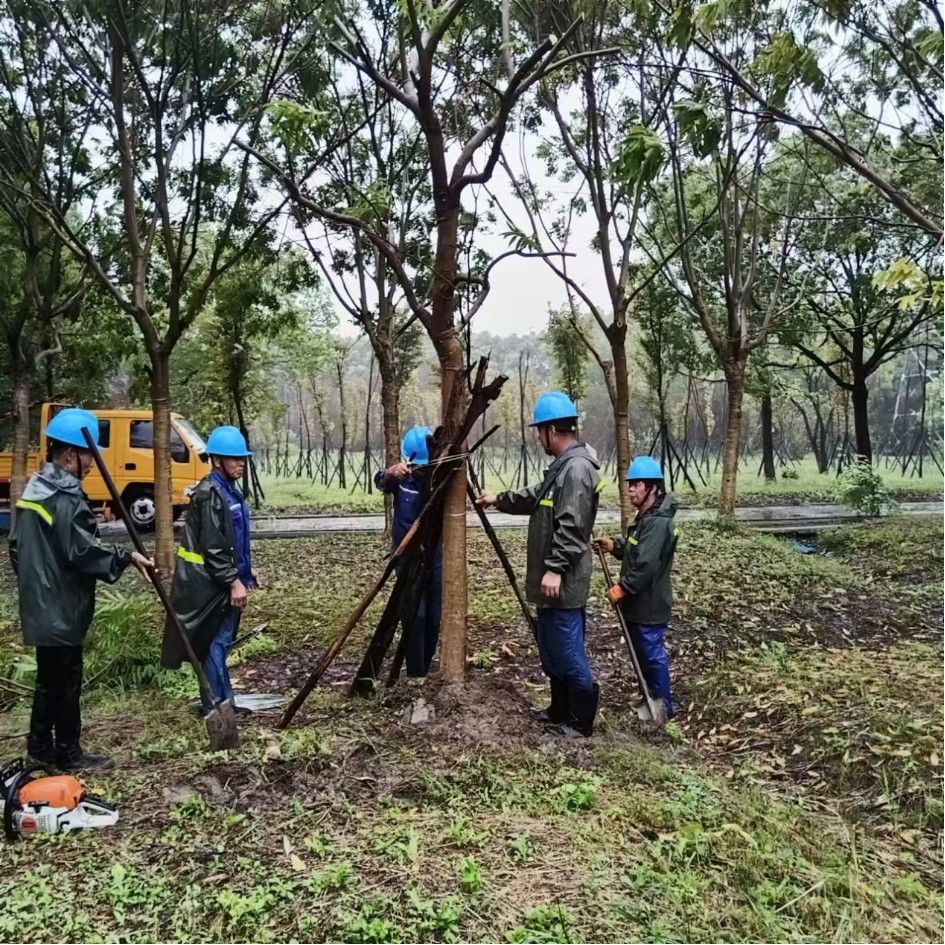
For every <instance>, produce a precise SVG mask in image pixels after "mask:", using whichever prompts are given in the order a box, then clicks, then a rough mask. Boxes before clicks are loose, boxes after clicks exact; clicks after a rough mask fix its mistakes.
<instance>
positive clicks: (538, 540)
mask: <svg viewBox="0 0 945 945" xmlns="http://www.w3.org/2000/svg"><path fill="white" fill-rule="evenodd" d="M599 468H600V466H599V464H598V462H597V461H596V459H595V458H594V457H593V456H592V455H591V453H590V452H589V451H588V449H587V447H586V446H585V445H584V444H583V443H575V444H574V445H573V446H571V447H569V448H568V449H567V450H565V451H564V452H563V453H562V454H561V455H560V456H558V457H557V458H556V459H555V461H554V462H553V463H552V464H551V465H550V466H549V467H548V469H547V470H545V476H544V479H542V481H541V482H540V483H538V484H537V485H534V486H529V488H527V489H523V490H521V491H520V492H503V493H501V494H500V495H499V497H498V501H497V502H496V508H497V509H498V510H499V511H500V512H507V513H510V514H512V515H528V516H529V521H528V561H527V564H526V568H525V596H526V597H527V598H528V600H529V601H531V602H532V603H533V604H536V605H537V606H539V607H550V608H554V609H558V610H571V609H574V608H577V607H584V606H585V604H587V598H588V595H589V594H590V589H591V568H592V561H591V549H590V538H591V531H592V530H593V528H594V519H595V518H596V517H597V505H598V500H599V497H600V490H601V488H602V486H603V483H602V481H601V478H600V476H599V474H598V469H599ZM546 571H554V572H555V573H556V574H560V575H561V590H560V593H559V596H558V597H557V598H551V597H545V596H544V595H543V594H542V593H541V579H542V577H544V575H545V572H546Z"/></svg>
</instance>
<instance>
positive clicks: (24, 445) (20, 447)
mask: <svg viewBox="0 0 945 945" xmlns="http://www.w3.org/2000/svg"><path fill="white" fill-rule="evenodd" d="M12 348H13V346H12V345H11V351H10V357H11V361H12V362H13V364H12V367H13V469H12V471H11V473H10V521H11V523H12V522H15V521H16V503H17V502H18V501H19V499H20V496H21V495H23V490H24V489H25V488H26V478H27V476H26V469H27V461H28V459H29V452H30V367H29V363H28V361H27V359H26V356H25V355H24V354H23V351H22V349H21V348H20V345H19V344H17V345H16V346H15V350H12Z"/></svg>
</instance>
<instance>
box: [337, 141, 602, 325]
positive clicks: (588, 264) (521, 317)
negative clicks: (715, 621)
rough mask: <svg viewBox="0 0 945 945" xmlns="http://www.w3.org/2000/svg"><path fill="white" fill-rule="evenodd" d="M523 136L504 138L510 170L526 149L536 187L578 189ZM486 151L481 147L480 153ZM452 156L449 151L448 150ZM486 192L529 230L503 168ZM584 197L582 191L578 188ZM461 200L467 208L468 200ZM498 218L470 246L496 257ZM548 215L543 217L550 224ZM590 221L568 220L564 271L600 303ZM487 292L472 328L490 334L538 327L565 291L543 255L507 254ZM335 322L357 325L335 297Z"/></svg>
mask: <svg viewBox="0 0 945 945" xmlns="http://www.w3.org/2000/svg"><path fill="white" fill-rule="evenodd" d="M529 139H530V140H529V141H527V142H524V145H525V147H524V148H522V147H521V146H522V144H523V142H521V141H516V140H515V137H514V135H513V136H510V138H509V139H507V142H508V145H509V146H508V147H507V148H506V154H507V155H508V158H509V162H510V164H511V166H512V169H513V171H514V172H515V173H518V172H519V164H518V157H517V155H518V154H520V153H522V152H523V151H524V152H525V153H528V154H529V155H530V157H529V172H530V174H531V176H532V179H533V180H534V182H535V186H536V188H538V190H539V191H540V192H544V191H549V190H550V191H551V192H552V193H553V194H554V195H555V196H556V197H558V198H560V200H561V202H562V203H563V204H564V203H566V202H567V201H568V200H569V199H570V197H571V195H573V194H574V193H576V192H577V190H578V188H579V186H580V185H579V181H578V179H577V178H576V179H574V180H573V181H570V182H568V183H567V184H565V183H562V182H561V181H558V180H555V179H553V178H548V177H546V176H545V175H544V173H543V170H544V169H543V165H542V162H541V161H540V160H539V159H537V158H535V157H534V151H533V149H534V147H535V146H536V145H537V144H538V138H537V137H536V136H534V135H529ZM483 153H484V154H485V153H486V152H485V151H484V152H483ZM450 157H455V155H450ZM488 188H489V192H490V193H492V194H493V195H494V196H495V197H496V198H497V200H499V201H500V202H501V204H502V205H503V207H504V208H505V210H506V212H507V213H508V214H509V216H511V217H512V218H513V219H515V220H516V222H517V224H518V226H519V228H520V229H522V230H523V231H524V232H526V233H529V232H530V225H529V222H528V218H527V216H526V215H525V213H524V212H523V211H522V210H521V209H520V203H519V200H518V197H517V196H516V194H515V191H514V189H513V187H512V184H511V183H510V181H509V179H508V176H507V174H506V173H505V171H504V170H502V169H501V168H499V167H497V168H496V172H495V174H494V176H493V179H492V181H490V183H489V185H488ZM584 195H585V197H586V191H585V193H584ZM464 203H465V204H466V205H467V206H468V207H470V208H471V206H472V200H471V199H470V200H465V201H464ZM485 204H486V195H485V194H482V195H481V196H480V203H479V207H480V210H481V211H482V210H484V208H485ZM498 218H499V219H498V222H497V223H496V224H495V225H494V226H492V228H491V229H492V230H493V231H494V232H491V233H484V234H479V235H477V237H476V246H477V247H481V248H482V249H484V250H485V251H486V252H488V253H489V254H490V255H492V256H493V257H494V256H498V255H500V254H501V253H503V252H506V251H507V250H508V249H510V248H511V247H510V244H509V243H508V241H507V240H505V239H504V238H503V237H502V236H501V234H502V233H503V232H505V231H507V230H508V229H509V226H508V223H507V222H506V221H505V220H504V219H503V217H502V216H501V214H498ZM550 221H551V216H547V217H546V222H549V223H550ZM595 229H596V225H595V222H594V218H593V214H592V213H590V212H589V213H588V214H587V215H585V216H584V217H583V218H579V217H575V218H574V219H573V220H572V225H571V230H572V235H571V242H570V243H569V246H568V251H569V252H571V253H573V254H574V256H573V257H572V258H569V259H568V275H569V276H571V278H572V279H574V280H575V281H576V282H578V283H579V284H580V285H581V286H582V288H583V289H584V290H585V291H586V292H587V294H588V295H589V296H590V297H591V298H592V299H593V300H594V301H595V302H597V303H605V302H606V298H607V288H606V285H605V283H604V276H603V270H602V268H601V260H600V256H599V255H598V254H597V253H595V252H594V251H593V250H592V249H591V240H592V238H593V236H594V231H595ZM489 281H490V283H491V286H492V288H491V291H490V293H489V295H488V296H487V298H486V301H485V302H484V303H483V306H482V308H480V310H479V312H478V313H477V314H476V317H475V321H474V323H473V327H474V328H475V329H477V330H479V331H487V332H490V333H492V334H496V335H516V334H528V333H529V332H533V331H542V330H543V329H544V328H545V326H546V325H547V324H548V311H549V309H561V308H565V307H566V306H567V294H566V292H565V287H564V283H563V282H562V281H561V280H560V279H559V278H558V276H557V275H555V273H554V272H553V271H552V270H551V269H550V268H549V267H548V265H547V264H546V263H545V262H544V260H542V259H539V258H524V257H521V256H510V257H508V258H507V259H504V260H502V261H501V262H499V263H498V264H497V265H496V267H495V268H494V269H493V270H492V274H491V276H490V280H489ZM336 308H337V310H338V315H339V320H340V323H341V324H340V326H339V327H341V329H342V331H344V333H345V334H352V335H354V334H357V333H358V328H357V327H356V326H355V325H353V324H351V319H350V316H349V315H348V314H347V312H345V311H344V309H343V308H342V307H341V306H340V304H338V303H337V302H336Z"/></svg>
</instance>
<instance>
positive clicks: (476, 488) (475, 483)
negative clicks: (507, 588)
mask: <svg viewBox="0 0 945 945" xmlns="http://www.w3.org/2000/svg"><path fill="white" fill-rule="evenodd" d="M466 462H467V463H469V479H470V482H467V483H466V491H467V493H468V495H469V500H470V501H471V502H472V507H473V508H474V509H475V510H476V514H477V515H478V516H479V521H480V523H481V524H482V530H483V531H484V532H485V533H486V534H487V535H488V536H489V541H491V542H492V547H493V549H495V553H496V557H497V558H498V559H499V563H500V564H501V565H502V568H503V570H504V571H505V576H506V577H507V578H508V579H509V584H510V585H511V586H512V591H513V593H514V594H515V596H516V598H517V599H518V603H519V606H520V607H521V608H522V613H523V614H524V615H525V620H526V621H527V623H528V626H529V627H530V628H531V631H532V636H533V637H534V638H535V642H536V643H537V642H538V624H537V623H536V622H535V615H534V614H533V613H532V612H531V608H529V606H528V602H527V601H526V600H525V595H524V594H523V593H522V589H521V588H520V587H519V586H518V580H517V579H516V577H515V571H514V569H513V568H512V564H511V562H510V561H509V558H508V555H506V553H505V549H504V548H503V547H502V543H501V542H500V541H499V536H498V535H497V534H496V533H495V529H494V528H493V527H492V522H490V521H489V516H488V515H486V512H485V509H483V507H482V506H481V505H477V504H476V497H477V495H478V494H479V493H481V492H482V486H481V485H480V483H479V477H478V476H477V475H476V470H475V469H473V466H472V463H470V462H469V460H466Z"/></svg>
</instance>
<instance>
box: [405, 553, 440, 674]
mask: <svg viewBox="0 0 945 945" xmlns="http://www.w3.org/2000/svg"><path fill="white" fill-rule="evenodd" d="M409 597H410V595H409V594H408V595H407V598H408V599H407V600H406V601H404V606H403V611H402V613H401V620H402V621H403V625H404V633H406V635H407V645H406V652H405V654H404V656H405V662H406V664H407V675H408V676H414V677H417V676H426V675H427V674H428V673H429V672H430V664H431V663H432V662H433V655H434V654H435V653H436V646H437V643H438V642H439V640H440V620H441V618H442V616H443V565H442V562H439V561H438V562H437V564H436V565H435V566H434V568H433V573H432V574H431V575H430V577H429V579H428V580H427V583H426V585H425V586H424V587H423V588H421V589H420V601H419V604H418V606H417V613H416V615H415V616H409V615H408V613H407V611H408V608H409V607H410V601H409Z"/></svg>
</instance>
